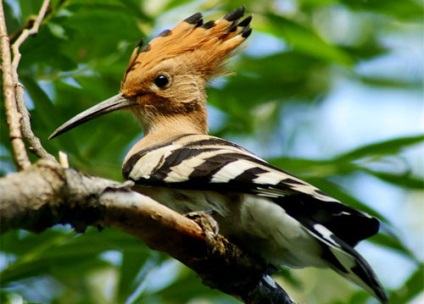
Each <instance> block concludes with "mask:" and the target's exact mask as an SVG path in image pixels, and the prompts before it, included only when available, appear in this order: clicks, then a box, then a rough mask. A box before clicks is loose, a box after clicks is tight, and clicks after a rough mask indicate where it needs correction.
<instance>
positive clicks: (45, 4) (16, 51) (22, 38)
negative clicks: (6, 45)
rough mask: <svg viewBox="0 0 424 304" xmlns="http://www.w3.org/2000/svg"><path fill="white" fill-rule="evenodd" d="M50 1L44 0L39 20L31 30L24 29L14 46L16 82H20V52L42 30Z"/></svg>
mask: <svg viewBox="0 0 424 304" xmlns="http://www.w3.org/2000/svg"><path fill="white" fill-rule="evenodd" d="M49 5H50V0H44V1H43V4H42V5H41V8H40V11H39V12H38V15H37V18H36V19H35V21H34V23H33V24H32V27H31V28H30V29H24V30H23V31H22V33H21V35H20V36H19V37H18V39H16V41H15V43H14V44H13V45H12V51H13V61H12V68H13V71H14V73H15V74H14V75H13V76H14V80H15V81H16V82H18V66H19V61H20V60H21V57H22V55H21V53H20V52H19V48H20V46H21V45H22V43H24V41H25V40H26V39H27V38H28V37H29V36H31V35H35V34H37V33H38V29H39V28H40V24H41V21H43V18H44V15H45V14H46V12H47V9H48V8H49Z"/></svg>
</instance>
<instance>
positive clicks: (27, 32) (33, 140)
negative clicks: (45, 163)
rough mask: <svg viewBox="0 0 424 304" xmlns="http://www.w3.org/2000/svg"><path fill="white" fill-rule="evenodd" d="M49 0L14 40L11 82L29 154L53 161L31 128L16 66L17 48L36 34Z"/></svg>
mask: <svg viewBox="0 0 424 304" xmlns="http://www.w3.org/2000/svg"><path fill="white" fill-rule="evenodd" d="M49 4H50V0H44V1H43V4H42V5H41V8H40V11H39V13H38V15H37V17H36V19H35V20H34V22H33V23H32V26H31V28H30V29H24V30H23V31H22V33H21V34H20V35H19V37H18V39H16V41H15V43H14V44H13V45H12V51H13V61H12V75H13V81H14V83H15V97H16V103H17V108H18V111H19V113H20V114H21V121H20V127H21V132H22V135H23V136H24V138H25V139H26V140H27V141H28V144H29V145H30V149H31V152H34V153H35V155H37V156H38V157H40V158H47V159H50V160H54V157H53V156H52V155H51V154H50V153H48V152H47V151H46V150H45V149H44V147H43V146H42V145H41V142H40V139H39V138H38V137H36V136H35V134H34V132H33V131H32V128H31V119H30V114H29V112H28V109H27V108H26V105H25V100H24V88H23V86H22V84H20V83H19V79H18V66H19V62H20V60H21V57H22V55H21V53H20V52H19V47H20V46H21V45H22V43H24V41H25V40H26V39H27V38H28V37H29V36H31V35H35V34H36V33H38V29H39V28H40V24H41V22H42V21H43V18H44V16H45V14H46V12H47V9H48V8H49Z"/></svg>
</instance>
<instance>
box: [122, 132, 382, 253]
mask: <svg viewBox="0 0 424 304" xmlns="http://www.w3.org/2000/svg"><path fill="white" fill-rule="evenodd" d="M123 174H124V176H125V178H127V179H130V180H133V181H134V182H135V183H137V184H141V185H150V186H161V187H172V188H179V189H190V190H204V191H219V192H240V193H249V194H256V195H258V196H262V197H268V198H270V199H272V200H273V201H274V202H275V203H277V204H279V205H280V206H281V207H283V208H284V209H285V210H286V212H287V213H289V214H290V215H291V216H293V217H294V218H296V219H297V220H298V221H300V222H301V223H302V224H303V223H305V224H306V222H308V221H309V220H310V221H312V222H315V223H320V224H322V225H324V226H325V227H327V228H328V229H329V230H331V231H332V232H333V233H335V234H336V235H337V236H338V237H339V238H341V239H342V240H344V241H345V242H346V243H348V244H349V245H351V246H354V245H356V244H357V242H359V241H360V240H363V239H365V238H368V237H370V236H372V235H374V234H375V233H377V231H378V227H379V223H378V221H377V220H376V219H374V218H372V217H370V216H368V215H367V214H364V213H362V212H359V211H356V210H354V209H352V208H350V207H347V206H345V205H343V204H341V203H340V202H338V201H337V200H335V199H334V198H331V197H329V196H327V195H326V194H324V193H322V192H321V191H320V190H319V189H317V188H315V187H313V186H312V185H310V184H308V183H306V182H304V181H302V180H300V179H298V178H296V177H294V176H292V175H290V174H289V173H286V172H284V171H282V170H280V169H278V168H275V167H273V166H271V165H270V164H268V163H267V162H265V161H264V160H262V159H260V158H259V157H257V156H256V155H254V154H252V153H250V152H249V151H247V150H245V149H243V148H242V147H240V146H237V145H235V144H233V143H231V142H228V141H225V140H223V139H220V138H216V137H212V136H207V135H184V136H180V137H178V138H176V139H173V140H172V141H170V142H166V143H163V144H161V145H158V146H154V147H152V148H149V149H146V150H142V151H140V152H138V153H136V154H135V155H133V156H132V157H130V159H129V160H128V161H127V162H126V163H125V164H124V167H123ZM355 226H358V227H355ZM352 227H355V229H352Z"/></svg>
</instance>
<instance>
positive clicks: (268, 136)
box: [0, 0, 424, 304]
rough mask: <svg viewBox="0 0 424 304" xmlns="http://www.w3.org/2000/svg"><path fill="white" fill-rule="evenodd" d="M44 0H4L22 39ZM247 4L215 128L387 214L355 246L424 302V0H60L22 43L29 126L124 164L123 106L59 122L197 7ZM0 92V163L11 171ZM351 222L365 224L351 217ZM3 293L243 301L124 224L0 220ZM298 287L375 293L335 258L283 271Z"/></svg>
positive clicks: (82, 161) (58, 143)
mask: <svg viewBox="0 0 424 304" xmlns="http://www.w3.org/2000/svg"><path fill="white" fill-rule="evenodd" d="M41 3H42V1H41V0H5V1H4V3H3V5H4V9H5V13H6V22H7V26H8V30H9V34H10V37H11V39H12V42H13V40H14V39H16V38H17V36H18V35H19V34H20V32H21V30H22V29H23V27H24V26H25V25H26V24H27V23H28V22H30V20H32V19H33V18H34V16H35V15H36V14H37V13H38V10H39V8H40V6H41ZM241 5H246V8H247V9H246V11H247V14H253V16H254V19H253V28H254V30H253V34H252V35H251V37H250V38H249V40H248V45H247V46H246V47H245V49H244V50H243V51H242V52H240V54H239V55H237V57H236V58H234V59H232V60H231V62H229V65H230V67H231V69H232V70H234V71H235V73H234V74H233V75H231V76H229V77H226V78H220V79H217V80H215V81H213V82H212V83H211V84H210V86H209V88H208V97H209V99H208V100H209V121H210V132H211V134H213V135H217V136H220V137H223V138H226V139H229V140H232V141H234V142H236V143H238V144H241V145H243V146H245V147H246V148H248V149H250V150H251V151H252V152H254V153H256V154H258V155H260V156H262V157H264V158H266V159H267V160H269V161H270V162H271V163H273V164H275V165H277V166H278V167H280V168H282V169H284V170H286V171H289V172H291V173H293V174H295V175H297V176H298V177H300V178H303V179H305V180H307V181H308V182H310V183H312V184H314V185H315V186H317V187H319V188H321V189H322V190H323V191H324V192H327V193H328V194H330V195H332V196H334V197H336V198H337V199H339V200H341V201H342V202H344V203H345V204H348V205H350V206H353V207H355V208H359V209H361V210H364V211H367V212H369V213H370V214H372V215H375V216H377V217H378V218H380V219H381V221H382V229H381V233H380V234H379V235H377V236H375V237H373V238H371V239H370V240H369V241H366V242H363V243H361V244H360V245H359V246H358V250H359V251H360V252H361V253H362V254H363V255H364V257H365V258H366V259H367V260H368V261H369V262H370V264H371V265H372V266H373V268H374V269H375V271H376V272H377V274H378V275H379V277H380V279H381V281H382V283H383V285H384V286H385V287H386V288H387V292H388V294H389V298H390V300H391V303H396V304H397V303H414V304H418V303H424V293H423V278H424V272H423V261H424V238H423V233H424V191H423V176H424V162H423V155H424V154H423V152H424V145H423V140H424V136H423V131H424V117H423V115H424V103H423V101H424V99H423V97H424V91H423V75H424V72H423V71H424V70H423V67H424V56H423V47H424V41H423V39H424V36H423V30H424V23H423V16H424V4H423V2H422V1H419V0H416V1H415V0H402V1H399V0H372V1H371V0H370V1H357V0H313V1H312V0H266V1H253V0H243V1H239V0H232V1H230V0H227V1H212V0H210V1H198V0H196V1H193V0H191V1H190V0H179V1H177V0H168V1H166V0H161V1H159V0H158V1H140V0H125V1H119V0H53V1H51V7H50V10H49V11H48V13H47V16H46V18H45V20H44V22H43V23H42V25H41V28H40V31H39V33H38V34H37V35H36V36H35V37H31V38H29V39H28V40H27V41H26V42H25V44H24V45H23V46H22V48H21V53H22V60H21V63H20V68H19V76H20V81H21V82H22V83H23V85H24V86H25V90H26V95H25V98H26V102H27V105H28V108H29V109H30V112H31V118H32V125H33V129H34V132H35V133H36V135H38V136H39V137H40V139H41V141H42V143H43V144H44V146H45V147H46V148H47V150H48V151H50V152H51V153H53V154H54V155H57V153H58V151H59V150H61V151H64V152H65V153H67V154H68V156H69V161H70V164H71V166H73V167H75V168H78V169H79V170H81V171H83V172H86V173H87V174H91V175H97V176H102V177H105V178H110V179H115V180H122V176H121V162H122V160H123V157H124V156H125V154H126V152H127V151H128V149H129V148H130V146H131V145H132V144H134V142H135V141H137V140H138V139H139V138H140V137H141V136H142V131H140V128H139V126H138V125H137V123H136V122H135V120H133V119H132V118H130V115H129V114H128V113H117V114H112V115H108V116H105V117H102V118H99V119H96V120H95V121H92V122H90V123H87V124H85V125H83V126H80V127H78V128H77V129H75V130H72V131H71V132H69V133H66V134H64V135H62V136H60V137H58V138H57V139H54V140H51V141H48V140H47V137H48V136H49V135H50V134H51V133H52V132H53V131H54V130H55V129H56V127H58V126H59V125H61V124H62V123H63V122H65V121H66V120H68V119H69V118H70V117H72V116H74V115H75V114H77V113H79V112H81V111H82V110H84V109H86V108H88V107H90V106H92V105H94V104H96V103H97V102H99V101H102V100H104V99H106V98H108V97H110V96H112V95H115V94H116V93H117V92H118V90H119V86H120V81H121V79H122V76H123V73H124V71H125V68H126V64H127V62H128V60H129V56H130V54H131V52H132V50H133V48H134V46H135V45H136V43H137V42H138V41H139V40H140V39H141V38H144V39H147V40H148V39H150V38H152V37H154V36H155V35H156V34H158V33H159V32H160V31H161V30H163V29H165V28H171V27H173V26H174V25H175V24H176V23H178V22H180V21H181V20H183V19H184V18H186V17H188V16H190V15H192V14H193V13H195V12H198V11H201V12H203V14H204V16H205V19H206V20H211V19H217V18H220V17H222V16H223V15H224V14H225V13H227V12H228V11H230V10H233V9H234V8H237V7H239V6H241ZM3 104H4V103H3V102H2V103H1V104H0V107H1V119H0V124H1V126H0V127H1V130H2V131H1V133H2V134H1V145H0V174H1V175H2V176H4V175H6V174H8V173H10V172H14V171H16V168H15V166H14V164H13V161H12V157H11V147H10V143H9V141H8V136H7V131H6V130H7V126H6V124H5V117H4V106H3ZM352 229H355V227H352ZM0 270H1V287H2V288H1V302H2V303H26V302H28V303H29V302H31V303H33V302H37V303H64V304H67V303H81V304H82V303H191V304H193V303H196V304H197V303H202V304H203V303H238V302H237V301H236V300H235V299H234V298H231V297H230V296H226V295H223V294H221V293H219V292H217V291H214V290H211V289H209V288H207V287H205V286H203V285H202V284H201V282H200V280H199V278H198V277H196V275H195V274H194V273H193V272H192V271H190V270H189V269H187V268H186V267H184V266H183V265H181V264H180V263H179V262H177V261H175V260H172V259H170V258H169V257H167V256H166V255H165V254H162V253H158V252H155V251H152V250H150V249H149V248H147V246H146V245H145V244H144V243H143V242H141V241H140V240H138V239H135V238H133V237H130V236H128V235H125V234H123V233H121V232H119V231H115V230H112V229H105V230H103V231H101V232H99V231H97V230H95V229H89V230H88V231H87V232H86V233H84V234H76V233H75V232H74V231H73V230H72V229H70V228H69V227H55V228H53V229H49V230H48V231H45V232H43V233H41V234H33V233H29V232H26V231H14V232H9V233H6V234H4V235H2V236H1V253H0ZM276 278H277V280H278V281H279V282H280V283H281V285H282V286H283V287H284V288H285V289H286V290H287V291H288V292H289V294H291V295H292V297H293V298H294V299H295V300H296V301H298V302H299V303H310V304H314V303H317V304H318V303H377V302H376V300H374V299H372V298H370V297H369V296H368V295H367V294H366V293H365V292H364V291H362V290H360V289H359V288H357V287H356V286H353V285H352V284H350V283H349V282H347V281H345V280H344V279H342V278H341V277H339V276H338V275H336V274H334V273H333V272H332V271H329V270H319V269H302V270H287V269H283V270H282V273H281V274H279V275H277V276H276Z"/></svg>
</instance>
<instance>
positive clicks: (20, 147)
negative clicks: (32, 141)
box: [0, 1, 31, 170]
mask: <svg viewBox="0 0 424 304" xmlns="http://www.w3.org/2000/svg"><path fill="white" fill-rule="evenodd" d="M0 47H1V62H2V65H1V67H2V71H3V96H4V104H5V108H6V121H7V124H8V126H9V137H10V141H11V143H12V148H13V157H14V161H15V164H16V166H17V167H18V168H19V169H21V170H22V169H25V168H28V167H29V166H31V162H30V161H29V158H28V155H27V153H26V150H25V143H24V141H23V139H22V133H21V128H20V127H21V123H20V120H21V118H22V115H21V114H20V113H19V111H18V109H17V106H16V96H15V83H16V82H15V81H14V75H15V74H16V73H14V72H13V69H12V63H11V54H10V42H9V36H8V35H7V28H6V20H5V16H4V10H3V1H1V2H0Z"/></svg>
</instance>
